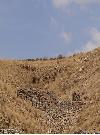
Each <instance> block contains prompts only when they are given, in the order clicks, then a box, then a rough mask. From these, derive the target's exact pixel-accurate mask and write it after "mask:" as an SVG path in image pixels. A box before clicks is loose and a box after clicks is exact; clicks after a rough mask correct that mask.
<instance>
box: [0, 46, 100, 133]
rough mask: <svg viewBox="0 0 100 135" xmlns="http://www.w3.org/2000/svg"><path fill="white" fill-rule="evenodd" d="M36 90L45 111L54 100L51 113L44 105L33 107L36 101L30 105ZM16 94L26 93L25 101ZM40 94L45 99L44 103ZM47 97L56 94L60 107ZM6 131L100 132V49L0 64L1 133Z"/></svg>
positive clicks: (0, 62) (51, 98)
mask: <svg viewBox="0 0 100 135" xmlns="http://www.w3.org/2000/svg"><path fill="white" fill-rule="evenodd" d="M34 89H35V90H36V91H38V94H36V96H37V97H36V99H37V100H36V101H37V102H41V104H42V106H43V104H44V103H45V104H46V105H48V104H49V102H48V101H49V100H50V105H51V106H53V107H51V106H50V105H48V106H49V110H48V109H47V108H46V109H44V108H43V107H40V103H39V105H38V107H37V106H36V105H33V104H32V100H33V97H32V98H31V99H30V97H29V99H30V100H27V97H28V96H27V94H28V93H27V92H28V90H31V91H34ZM17 90H22V91H23V93H24V90H25V91H26V97H25V94H24V95H22V96H18V95H17ZM41 92H42V93H44V94H42V96H43V97H44V98H42V100H41V101H40V99H38V97H41V94H40V93H41ZM48 92H51V93H54V95H55V101H56V100H57V102H55V103H52V102H53V101H54V100H53V96H52V94H51V95H50V96H48V94H47V93H48ZM33 95H34V94H33ZM29 96H31V94H30V95H29ZM23 97H24V98H23ZM44 99H45V101H44ZM60 103H61V104H62V106H61V104H60ZM64 103H69V104H70V106H71V107H69V106H67V107H66V105H64ZM59 104H60V105H59ZM59 106H60V107H59ZM77 106H78V107H77ZM68 107H69V108H68ZM41 108H42V109H41ZM51 108H52V109H51ZM59 108H60V110H61V111H60V112H59ZM61 108H62V109H61ZM47 110H48V111H47ZM51 112H52V115H51ZM60 113H61V114H60ZM55 114H56V116H55V117H54V115H55ZM59 114H60V115H59ZM58 115H59V117H58ZM64 115H65V116H64ZM48 117H49V119H48ZM65 120H66V122H65ZM6 128H7V129H8V128H12V129H17V130H19V131H23V132H24V133H75V132H88V133H94V132H99V131H100V48H97V49H95V50H94V51H91V52H88V53H80V54H77V55H73V56H70V57H66V58H61V57H60V58H55V59H48V60H46V59H45V60H25V61H21V60H20V61H17V60H16V61H6V60H1V61H0V129H6Z"/></svg>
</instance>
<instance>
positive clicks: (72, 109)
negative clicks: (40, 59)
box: [17, 88, 84, 133]
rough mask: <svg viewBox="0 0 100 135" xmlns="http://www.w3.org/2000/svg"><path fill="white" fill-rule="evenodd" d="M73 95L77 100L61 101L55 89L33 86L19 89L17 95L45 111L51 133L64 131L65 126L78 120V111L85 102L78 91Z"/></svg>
mask: <svg viewBox="0 0 100 135" xmlns="http://www.w3.org/2000/svg"><path fill="white" fill-rule="evenodd" d="M73 95H74V96H75V97H74V98H75V99H77V100H73V101H59V100H58V99H57V97H56V94H55V93H54V92H53V91H42V90H37V89H32V88H30V89H20V90H17V97H20V98H22V99H25V100H30V101H31V102H32V106H34V107H35V108H37V109H40V110H42V111H44V118H45V119H46V120H47V124H48V126H49V127H50V132H51V133H63V131H64V127H65V126H69V125H72V124H74V123H75V122H76V120H77V112H78V111H80V110H81V109H82V106H84V103H83V102H82V101H80V100H79V95H77V94H76V93H74V94H73ZM73 95H72V96H73Z"/></svg>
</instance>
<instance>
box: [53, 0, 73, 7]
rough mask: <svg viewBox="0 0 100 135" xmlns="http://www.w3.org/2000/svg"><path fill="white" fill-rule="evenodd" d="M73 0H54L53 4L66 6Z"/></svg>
mask: <svg viewBox="0 0 100 135" xmlns="http://www.w3.org/2000/svg"><path fill="white" fill-rule="evenodd" d="M71 1H72V0H53V5H54V6H55V7H56V8H65V7H66V6H67V5H69V4H70V2H71Z"/></svg>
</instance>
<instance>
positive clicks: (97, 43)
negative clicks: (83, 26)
mask: <svg viewBox="0 0 100 135" xmlns="http://www.w3.org/2000/svg"><path fill="white" fill-rule="evenodd" d="M89 33H90V35H91V40H90V41H88V42H87V43H86V45H85V47H84V48H83V49H84V50H85V51H90V50H93V49H95V48H96V47H100V31H98V29H96V28H91V29H90V31H89Z"/></svg>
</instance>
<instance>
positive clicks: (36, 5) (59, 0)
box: [0, 0, 100, 59]
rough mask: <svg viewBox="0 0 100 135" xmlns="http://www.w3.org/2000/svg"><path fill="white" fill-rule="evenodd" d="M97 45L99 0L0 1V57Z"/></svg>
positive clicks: (44, 54) (42, 54)
mask: <svg viewBox="0 0 100 135" xmlns="http://www.w3.org/2000/svg"><path fill="white" fill-rule="evenodd" d="M96 47H100V0H0V59H2V58H4V59H26V58H36V57H55V56H58V55H59V54H62V55H65V56H68V55H71V54H73V53H77V52H80V51H90V50H92V49H94V48H96Z"/></svg>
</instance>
